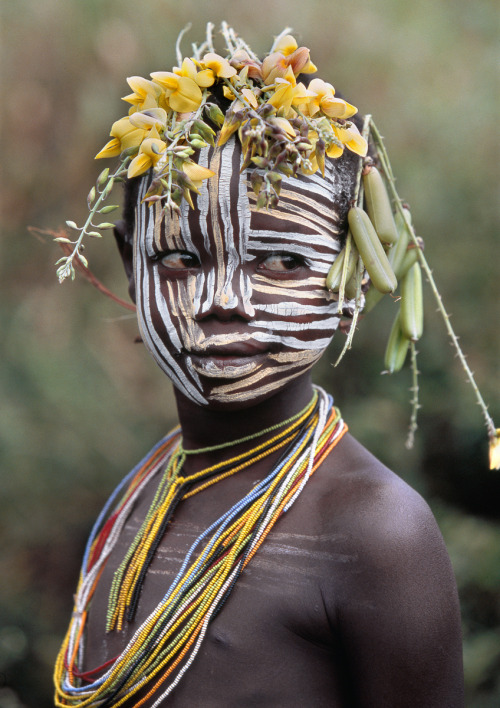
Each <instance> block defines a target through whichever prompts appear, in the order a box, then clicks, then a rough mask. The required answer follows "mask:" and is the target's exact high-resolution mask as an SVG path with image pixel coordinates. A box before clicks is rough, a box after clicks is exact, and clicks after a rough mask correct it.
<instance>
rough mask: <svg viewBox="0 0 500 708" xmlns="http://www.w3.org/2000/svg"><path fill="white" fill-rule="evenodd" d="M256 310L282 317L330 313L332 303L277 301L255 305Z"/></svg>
mask: <svg viewBox="0 0 500 708" xmlns="http://www.w3.org/2000/svg"><path fill="white" fill-rule="evenodd" d="M255 309H256V310H257V312H269V313H271V314H272V315H281V316H282V317H299V316H302V315H320V314H321V315H331V314H332V305H331V304H330V305H306V304H304V303H303V302H290V301H286V302H277V303H274V304H268V305H257V306H256V308H255Z"/></svg>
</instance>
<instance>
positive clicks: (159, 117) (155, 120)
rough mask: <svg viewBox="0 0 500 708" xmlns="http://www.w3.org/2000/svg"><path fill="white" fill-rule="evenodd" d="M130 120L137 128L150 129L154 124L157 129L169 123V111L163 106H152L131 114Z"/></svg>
mask: <svg viewBox="0 0 500 708" xmlns="http://www.w3.org/2000/svg"><path fill="white" fill-rule="evenodd" d="M129 121H130V123H131V124H132V125H135V127H136V128H142V129H143V130H149V129H150V128H152V127H153V126H155V127H156V128H157V129H158V128H161V127H165V126H166V124H167V112H166V111H165V110H164V109H163V108H150V109H149V110H146V111H137V112H136V113H132V115H131V116H129Z"/></svg>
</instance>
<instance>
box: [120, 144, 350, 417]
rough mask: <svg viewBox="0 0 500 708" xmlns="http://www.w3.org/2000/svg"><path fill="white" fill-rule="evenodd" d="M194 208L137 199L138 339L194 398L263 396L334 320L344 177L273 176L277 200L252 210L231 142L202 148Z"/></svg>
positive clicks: (333, 173) (311, 356)
mask: <svg viewBox="0 0 500 708" xmlns="http://www.w3.org/2000/svg"><path fill="white" fill-rule="evenodd" d="M200 164H202V165H205V166H208V167H210V169H212V170H213V171H214V172H215V176H214V177H212V178H211V179H209V180H207V181H205V182H204V183H203V187H202V189H201V190H200V191H201V194H200V196H198V197H197V202H196V204H195V206H196V208H195V209H194V210H193V209H190V208H189V206H188V205H187V204H186V203H185V202H183V206H182V209H181V214H180V215H179V216H177V215H174V216H173V217H170V215H168V216H167V218H165V217H163V216H162V214H161V206H160V205H159V203H156V204H155V205H154V206H152V207H149V206H147V205H145V204H141V203H140V201H141V200H142V197H143V196H144V194H145V192H146V189H147V184H146V181H144V183H143V185H142V187H141V191H140V194H139V199H138V204H139V206H138V207H137V212H136V233H135V239H134V242H135V249H134V263H135V279H136V292H137V312H138V318H139V327H140V330H141V335H142V338H143V341H144V343H145V345H146V346H147V348H148V349H149V351H150V352H151V354H152V356H153V357H154V359H155V360H156V362H157V363H158V364H159V366H160V367H161V368H162V369H163V371H165V373H166V374H167V375H168V376H169V377H170V379H171V380H172V382H173V383H174V385H175V386H176V387H177V388H179V389H180V391H181V392H182V393H183V394H184V395H185V396H187V397H188V398H189V399H190V400H192V401H194V402H196V403H198V404H200V405H210V404H214V403H217V404H225V405H227V404H230V403H233V404H243V403H245V404H248V402H252V401H255V402H257V400H264V398H266V397H268V396H270V395H272V394H273V393H274V392H276V391H277V390H278V389H279V388H281V387H284V386H286V385H287V383H288V382H289V381H290V380H292V379H294V378H296V377H297V376H299V375H301V374H303V373H304V372H305V371H307V370H308V369H310V368H311V367H312V366H313V364H314V363H315V362H316V361H317V360H318V359H319V358H320V356H321V354H322V353H323V351H324V350H325V348H326V347H327V345H328V343H329V342H330V340H331V338H332V337H333V334H334V332H335V330H336V328H337V325H338V323H339V319H340V316H339V314H338V312H337V302H336V299H335V298H336V296H333V295H332V294H331V293H329V292H328V291H327V290H326V288H325V277H326V274H327V273H328V270H329V268H330V266H331V264H332V262H333V261H334V259H335V257H336V255H337V254H338V252H339V249H340V245H339V240H338V231H339V225H340V224H339V217H338V214H337V213H336V211H335V208H334V207H335V204H336V203H337V202H338V201H339V199H338V198H336V197H338V196H339V195H340V194H341V193H342V191H344V192H345V191H346V190H350V188H351V187H350V184H351V183H350V179H349V175H347V177H342V176H341V174H339V170H338V169H337V170H335V165H328V167H327V169H328V174H326V175H325V178H322V177H321V176H320V175H313V176H312V177H308V178H302V177H301V178H300V179H287V180H284V183H283V188H282V191H281V196H280V201H279V204H278V207H277V208H276V209H273V210H272V211H257V210H256V209H255V196H254V194H253V191H252V190H251V188H249V186H248V182H247V178H246V175H245V173H243V175H240V164H241V151H240V147H239V144H238V143H237V142H236V141H235V140H231V141H229V142H228V143H227V144H226V145H225V146H223V147H222V148H217V149H216V150H213V149H210V150H209V149H208V148H207V149H205V150H203V151H202V153H201V156H200Z"/></svg>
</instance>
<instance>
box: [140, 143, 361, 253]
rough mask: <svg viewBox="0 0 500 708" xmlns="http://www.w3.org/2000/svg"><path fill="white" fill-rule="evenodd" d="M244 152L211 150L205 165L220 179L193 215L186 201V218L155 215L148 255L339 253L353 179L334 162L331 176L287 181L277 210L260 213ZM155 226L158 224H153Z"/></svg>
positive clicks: (208, 183)
mask: <svg viewBox="0 0 500 708" xmlns="http://www.w3.org/2000/svg"><path fill="white" fill-rule="evenodd" d="M241 162H242V156H241V147H240V145H239V143H238V142H237V140H236V139H232V140H230V141H229V142H228V143H226V144H225V145H224V146H223V147H222V148H215V149H214V148H205V149H203V150H202V151H201V152H200V157H199V163H200V164H201V165H203V166H204V167H209V168H210V169H211V170H212V171H213V172H214V173H215V174H214V176H213V177H211V178H210V179H208V180H205V181H204V182H203V184H202V186H201V187H200V190H199V191H200V193H199V195H197V196H195V197H194V199H193V201H194V205H195V208H194V209H191V208H190V207H189V205H188V204H187V202H186V201H185V200H183V201H182V205H181V212H180V214H172V215H170V214H167V216H164V215H163V214H162V212H161V209H160V207H159V205H158V206H156V207H153V209H152V210H151V211H154V212H155V218H154V219H150V220H149V228H148V229H147V234H146V242H147V243H146V246H147V250H148V251H151V252H152V253H157V252H161V251H164V250H172V249H174V250H176V249H182V250H189V251H192V252H195V253H200V251H203V250H205V251H207V252H211V251H213V248H214V246H215V248H216V250H218V247H222V248H223V251H224V252H226V251H227V248H228V246H229V247H230V246H231V244H233V245H234V246H235V247H236V248H237V250H238V251H240V250H241V249H242V248H243V249H244V250H245V251H248V252H249V253H251V252H254V251H259V250H277V249H278V250H281V251H283V250H287V247H292V246H293V248H294V251H295V252H297V249H299V252H301V251H302V252H303V254H304V255H310V251H311V249H312V250H317V249H319V250H320V251H323V250H327V251H334V252H336V251H338V250H339V233H340V231H341V229H342V220H343V214H342V210H341V206H342V204H343V203H345V201H346V195H347V194H349V190H350V189H351V178H350V176H349V174H348V173H347V172H346V171H345V170H342V169H339V168H338V166H337V163H335V162H333V161H328V162H327V165H326V167H325V176H324V177H323V176H322V175H321V173H319V172H317V173H315V174H314V175H311V176H302V175H301V176H300V177H299V178H286V177H283V181H282V187H281V193H280V197H279V202H278V205H277V207H275V208H274V209H270V210H266V209H260V210H258V209H257V208H256V202H257V196H256V195H255V193H254V191H253V189H252V186H251V183H250V179H249V176H250V175H249V173H248V170H245V171H243V172H242V173H241V172H240V170H241ZM152 222H153V223H152ZM306 251H307V253H306Z"/></svg>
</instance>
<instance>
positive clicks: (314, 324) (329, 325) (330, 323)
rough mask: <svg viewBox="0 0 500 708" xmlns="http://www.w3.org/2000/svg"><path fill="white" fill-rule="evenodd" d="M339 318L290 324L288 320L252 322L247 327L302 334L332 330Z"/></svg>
mask: <svg viewBox="0 0 500 708" xmlns="http://www.w3.org/2000/svg"><path fill="white" fill-rule="evenodd" d="M339 319H340V317H339V316H335V317H329V318H328V319H321V320H314V319H312V318H310V319H309V321H308V322H290V320H287V321H283V320H274V321H272V322H269V320H261V321H259V320H253V321H252V322H249V323H248V326H249V327H262V329H265V328H269V329H273V330H275V331H279V330H280V329H281V330H284V331H285V332H301V331H302V332H303V331H308V332H309V331H311V332H314V330H316V329H333V328H335V327H336V326H337V325H338V321H339Z"/></svg>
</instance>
